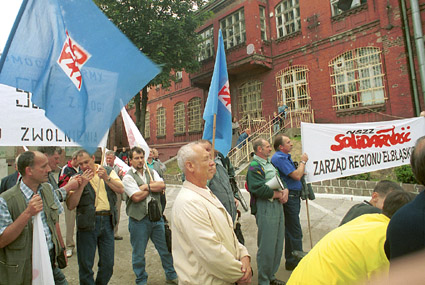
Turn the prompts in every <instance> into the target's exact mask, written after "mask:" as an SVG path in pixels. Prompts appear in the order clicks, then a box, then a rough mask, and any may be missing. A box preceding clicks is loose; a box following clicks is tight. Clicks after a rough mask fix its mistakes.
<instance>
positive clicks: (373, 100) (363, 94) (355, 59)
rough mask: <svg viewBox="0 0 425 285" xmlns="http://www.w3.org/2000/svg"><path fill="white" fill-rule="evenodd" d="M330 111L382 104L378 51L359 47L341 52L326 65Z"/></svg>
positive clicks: (383, 97)
mask: <svg viewBox="0 0 425 285" xmlns="http://www.w3.org/2000/svg"><path fill="white" fill-rule="evenodd" d="M329 69H330V75H331V90H332V98H333V104H334V106H333V107H334V109H336V110H344V109H350V108H356V107H362V106H369V105H376V104H383V103H385V100H386V99H387V98H386V97H385V92H384V76H385V74H384V73H383V68H382V61H381V50H380V49H379V48H376V47H363V48H358V49H354V50H350V51H347V52H345V53H344V54H342V55H340V56H337V57H336V58H334V59H333V60H331V61H330V63H329Z"/></svg>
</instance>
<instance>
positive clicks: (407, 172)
mask: <svg viewBox="0 0 425 285" xmlns="http://www.w3.org/2000/svg"><path fill="white" fill-rule="evenodd" d="M394 172H395V175H396V176H397V180H398V181H400V182H403V183H411V184H416V183H418V182H417V181H416V179H415V176H414V175H413V172H412V168H411V167H410V165H402V166H399V167H396V168H395V169H394Z"/></svg>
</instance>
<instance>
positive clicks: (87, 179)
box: [80, 169, 94, 187]
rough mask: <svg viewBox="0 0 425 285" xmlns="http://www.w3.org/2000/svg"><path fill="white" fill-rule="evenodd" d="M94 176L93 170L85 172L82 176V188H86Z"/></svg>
mask: <svg viewBox="0 0 425 285" xmlns="http://www.w3.org/2000/svg"><path fill="white" fill-rule="evenodd" d="M93 176H94V173H93V171H92V170H91V169H87V170H86V171H84V172H83V174H81V175H80V179H81V180H80V186H83V187H85V186H86V185H87V184H88V183H89V182H90V180H91V179H92V178H93Z"/></svg>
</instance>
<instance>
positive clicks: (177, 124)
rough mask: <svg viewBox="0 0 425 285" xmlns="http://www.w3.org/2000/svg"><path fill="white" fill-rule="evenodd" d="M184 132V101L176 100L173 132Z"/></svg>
mask: <svg viewBox="0 0 425 285" xmlns="http://www.w3.org/2000/svg"><path fill="white" fill-rule="evenodd" d="M185 132H186V124H185V113H184V103H183V102H178V103H176V104H175V105H174V134H175V135H179V134H184V133H185Z"/></svg>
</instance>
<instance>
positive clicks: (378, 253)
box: [287, 191, 414, 285]
mask: <svg viewBox="0 0 425 285" xmlns="http://www.w3.org/2000/svg"><path fill="white" fill-rule="evenodd" d="M413 198H414V195H413V194H412V193H409V192H405V191H393V192H391V193H390V194H388V195H387V198H386V199H385V202H384V207H383V210H382V214H365V215H362V216H360V217H358V218H356V219H354V220H352V221H350V222H348V223H346V224H344V225H343V226H340V227H338V228H336V229H335V230H333V231H331V232H329V233H328V234H327V235H326V236H325V237H323V238H322V239H321V240H320V241H319V242H318V243H317V244H316V245H315V246H314V247H313V249H312V250H311V251H310V252H309V253H308V254H307V255H306V256H305V257H304V258H303V259H302V260H301V262H300V263H299V264H298V266H297V267H296V269H295V270H294V272H292V275H291V277H290V278H289V280H288V283H287V284H288V285H292V284H308V285H314V284H326V285H331V284H352V283H356V282H358V281H362V280H366V279H369V278H370V277H371V276H372V275H373V274H374V273H375V272H379V271H388V266H389V262H388V259H387V257H386V255H385V252H384V243H385V236H386V231H387V227H388V223H389V222H390V218H391V217H392V215H393V214H394V213H395V212H396V211H397V210H398V209H400V208H401V207H402V206H403V205H405V204H407V203H408V202H410V201H411V200H413Z"/></svg>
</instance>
